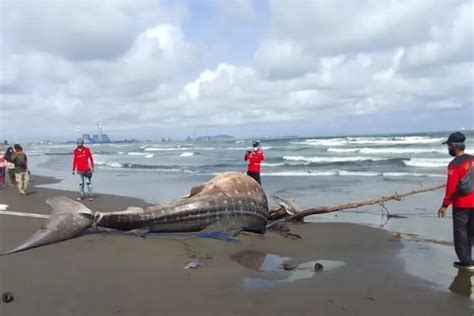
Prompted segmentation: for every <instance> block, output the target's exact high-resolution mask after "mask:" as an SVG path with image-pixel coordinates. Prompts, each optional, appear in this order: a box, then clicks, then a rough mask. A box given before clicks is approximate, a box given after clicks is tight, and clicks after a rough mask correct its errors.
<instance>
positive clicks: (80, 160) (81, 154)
mask: <svg viewBox="0 0 474 316" xmlns="http://www.w3.org/2000/svg"><path fill="white" fill-rule="evenodd" d="M73 155H74V157H73V159H72V171H76V170H77V171H81V172H87V171H89V168H94V159H93V158H92V153H91V150H90V149H89V148H88V147H82V148H76V149H74V152H73ZM89 161H90V164H89Z"/></svg>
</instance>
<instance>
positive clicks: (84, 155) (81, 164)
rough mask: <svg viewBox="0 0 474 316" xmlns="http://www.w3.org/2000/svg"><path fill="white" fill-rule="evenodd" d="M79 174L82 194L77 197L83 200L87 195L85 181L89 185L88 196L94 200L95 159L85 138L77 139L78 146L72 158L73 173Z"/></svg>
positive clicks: (90, 199)
mask: <svg viewBox="0 0 474 316" xmlns="http://www.w3.org/2000/svg"><path fill="white" fill-rule="evenodd" d="M76 170H77V174H78V175H79V190H80V192H81V195H80V196H79V197H78V198H77V200H78V201H81V200H83V199H84V197H85V196H86V193H85V191H84V183H85V184H86V185H87V196H88V197H89V201H92V200H94V199H93V198H92V173H93V172H94V159H93V158H92V153H91V150H90V149H89V148H88V147H85V146H84V140H83V139H82V138H79V139H78V140H77V147H76V149H74V151H73V159H72V174H73V175H74V174H75V173H76Z"/></svg>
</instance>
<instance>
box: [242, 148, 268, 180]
mask: <svg viewBox="0 0 474 316" xmlns="http://www.w3.org/2000/svg"><path fill="white" fill-rule="evenodd" d="M252 145H253V150H251V151H250V150H248V151H247V152H246V153H245V156H244V160H245V161H248V167H247V175H249V176H251V177H252V178H254V179H255V181H257V182H258V183H259V184H260V185H262V182H261V180H260V163H261V162H262V161H263V160H265V156H264V154H263V150H262V149H261V148H260V143H259V142H258V141H255V142H253V144H252Z"/></svg>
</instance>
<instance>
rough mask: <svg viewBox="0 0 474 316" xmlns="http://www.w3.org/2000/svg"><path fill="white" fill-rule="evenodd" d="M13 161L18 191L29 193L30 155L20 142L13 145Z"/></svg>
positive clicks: (24, 193)
mask: <svg viewBox="0 0 474 316" xmlns="http://www.w3.org/2000/svg"><path fill="white" fill-rule="evenodd" d="M13 148H14V149H15V153H14V154H13V163H14V164H15V178H16V183H17V185H18V191H20V193H21V194H23V195H25V196H26V195H28V184H29V183H30V173H29V171H28V156H26V154H25V152H24V151H23V148H22V147H21V146H20V145H19V144H15V145H14V146H13Z"/></svg>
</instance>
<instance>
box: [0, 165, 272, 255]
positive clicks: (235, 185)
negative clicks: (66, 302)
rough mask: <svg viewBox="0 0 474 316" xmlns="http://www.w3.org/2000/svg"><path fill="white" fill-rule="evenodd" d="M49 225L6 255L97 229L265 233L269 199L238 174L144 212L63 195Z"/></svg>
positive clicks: (221, 177)
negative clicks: (98, 206) (105, 208)
mask: <svg viewBox="0 0 474 316" xmlns="http://www.w3.org/2000/svg"><path fill="white" fill-rule="evenodd" d="M47 203H48V204H49V205H50V206H51V208H52V209H53V210H52V212H51V216H50V217H49V221H48V222H47V224H46V225H45V226H44V227H43V228H41V229H40V230H39V231H37V232H36V233H35V234H33V235H32V236H31V237H30V238H28V239H27V240H26V241H25V242H24V243H23V244H21V245H20V246H18V247H16V248H15V249H13V250H10V251H8V252H6V253H4V254H10V253H14V252H19V251H23V250H26V249H31V248H35V247H39V246H43V245H47V244H52V243H56V242H60V241H64V240H68V239H72V238H75V237H78V236H80V235H82V234H84V233H86V232H90V231H91V230H90V228H91V227H93V226H95V227H97V228H102V229H104V230H113V231H122V232H130V231H135V230H138V231H141V232H187V231H199V230H203V229H206V228H208V227H212V225H221V226H223V227H229V228H230V227H232V228H234V229H239V230H247V231H254V232H260V233H264V232H265V228H266V225H267V216H268V201H267V198H266V195H265V192H264V191H263V189H262V187H261V186H260V185H259V184H258V183H257V182H256V181H255V180H254V179H252V178H251V177H249V176H247V175H245V174H242V173H237V172H227V173H222V174H219V175H217V176H216V177H214V178H213V179H211V180H210V181H208V182H206V183H204V184H201V185H199V186H197V187H194V188H192V189H191V193H190V195H189V196H187V197H184V198H181V199H178V200H175V201H171V202H169V203H166V204H163V205H154V206H150V207H147V208H144V209H142V208H137V207H129V208H128V209H126V210H125V211H120V212H95V213H93V212H92V211H91V210H89V209H88V208H86V207H85V206H84V205H83V204H81V203H79V202H76V201H73V200H71V199H68V198H66V197H64V196H58V197H54V198H51V199H49V200H48V201H47Z"/></svg>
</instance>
